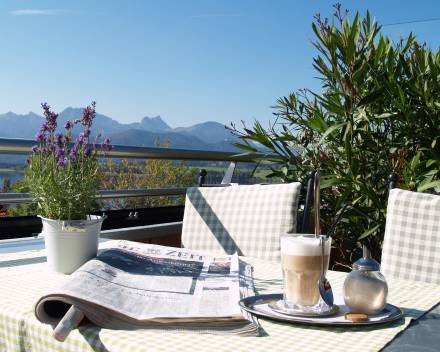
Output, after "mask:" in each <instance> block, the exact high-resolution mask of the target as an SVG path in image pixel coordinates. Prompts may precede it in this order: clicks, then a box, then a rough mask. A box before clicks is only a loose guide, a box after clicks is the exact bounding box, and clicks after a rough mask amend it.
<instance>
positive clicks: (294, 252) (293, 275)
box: [281, 234, 331, 314]
mask: <svg viewBox="0 0 440 352" xmlns="http://www.w3.org/2000/svg"><path fill="white" fill-rule="evenodd" d="M322 243H323V246H324V272H327V269H328V264H329V257H330V249H331V237H323V242H322ZM281 266H282V270H283V304H284V308H285V309H286V310H292V311H298V312H305V313H317V314H319V313H320V312H323V311H325V310H326V309H327V308H328V307H327V306H326V305H325V303H324V302H323V301H322V300H321V299H320V294H319V288H318V281H319V278H320V276H321V270H322V248H321V240H320V238H319V237H315V235H309V234H285V235H282V236H281Z"/></svg>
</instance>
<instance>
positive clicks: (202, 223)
mask: <svg viewBox="0 0 440 352" xmlns="http://www.w3.org/2000/svg"><path fill="white" fill-rule="evenodd" d="M300 193H301V184H300V183H299V182H295V183H290V184H276V185H250V186H244V185H242V186H238V185H230V186H228V187H193V188H189V189H188V191H187V194H186V201H185V211H184V216H183V226H182V244H183V246H184V247H187V248H191V249H195V250H200V251H203V252H209V253H215V254H225V253H227V254H233V253H234V252H238V254H239V255H245V256H250V257H257V258H261V259H265V260H271V261H279V260H280V251H279V249H280V244H279V236H280V234H282V233H286V232H295V231H296V225H297V210H298V202H299V195H300Z"/></svg>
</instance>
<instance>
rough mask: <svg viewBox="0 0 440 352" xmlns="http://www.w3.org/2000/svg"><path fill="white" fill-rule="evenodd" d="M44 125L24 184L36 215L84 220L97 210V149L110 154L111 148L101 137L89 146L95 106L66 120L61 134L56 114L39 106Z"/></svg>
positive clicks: (47, 108)
mask: <svg viewBox="0 0 440 352" xmlns="http://www.w3.org/2000/svg"><path fill="white" fill-rule="evenodd" d="M41 106H42V108H43V113H44V117H45V122H44V123H43V125H42V126H41V129H40V131H39V132H38V134H37V135H36V137H35V139H36V142H37V144H36V145H34V146H33V147H32V155H31V157H30V158H29V160H28V164H27V168H26V173H25V181H26V183H27V185H28V187H29V189H30V194H31V197H32V198H33V200H34V202H35V203H36V204H37V208H38V214H39V215H41V216H43V217H45V218H49V219H56V220H82V219H86V217H87V214H90V213H91V212H92V211H93V210H94V209H95V208H96V201H95V198H94V197H95V194H96V191H97V190H98V187H99V183H100V179H99V161H98V158H97V154H98V151H99V150H103V151H104V152H106V151H109V150H110V149H111V148H112V146H111V144H110V140H109V139H108V138H105V139H104V140H103V142H102V143H99V141H100V140H101V137H100V135H99V134H98V135H97V136H96V138H94V139H93V141H92V143H90V139H91V138H92V137H91V127H92V124H93V119H94V118H95V107H96V103H95V102H92V103H91V104H90V105H89V106H87V107H86V108H85V109H84V110H83V114H82V116H81V118H79V119H75V120H72V121H67V122H66V124H65V125H64V130H65V132H64V133H59V132H58V131H57V127H58V122H57V118H58V114H56V113H55V112H53V111H52V110H51V108H50V106H49V105H48V104H47V103H43V104H41ZM77 124H80V125H82V127H83V130H82V132H81V133H79V135H78V136H77V137H76V138H75V140H73V138H74V136H73V133H72V131H73V128H74V126H75V125H77Z"/></svg>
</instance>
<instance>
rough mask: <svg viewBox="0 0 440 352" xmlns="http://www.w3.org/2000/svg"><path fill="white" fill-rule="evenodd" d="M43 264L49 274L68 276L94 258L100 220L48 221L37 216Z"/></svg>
mask: <svg viewBox="0 0 440 352" xmlns="http://www.w3.org/2000/svg"><path fill="white" fill-rule="evenodd" d="M41 220H42V222H43V232H42V233H41V234H42V235H43V236H44V243H45V246H46V255H47V264H48V265H49V268H50V269H51V270H52V271H56V272H58V273H63V274H71V273H73V272H74V271H75V270H76V269H78V268H79V267H80V266H81V265H83V264H84V263H85V262H87V261H88V260H90V259H92V258H93V257H95V256H96V253H97V251H98V238H99V233H100V232H101V225H102V222H103V221H104V218H103V217H101V216H94V215H90V216H88V219H87V220H51V219H46V218H43V217H41Z"/></svg>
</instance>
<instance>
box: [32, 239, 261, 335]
mask: <svg viewBox="0 0 440 352" xmlns="http://www.w3.org/2000/svg"><path fill="white" fill-rule="evenodd" d="M253 294H255V291H254V287H253V281H252V267H251V266H250V265H248V264H246V263H244V262H243V261H241V260H240V259H239V258H238V256H237V254H235V255H230V256H212V255H206V254H201V253H198V252H195V251H191V250H188V249H184V248H173V247H164V246H158V245H151V244H141V243H136V242H129V241H119V242H117V244H116V246H114V247H112V248H109V249H105V250H102V251H100V253H99V254H98V256H97V257H96V258H94V259H92V260H90V261H88V262H87V263H85V264H84V265H83V266H81V267H80V268H79V269H78V270H76V271H75V272H74V273H73V274H72V275H70V277H69V278H68V280H66V281H65V282H64V283H63V284H62V285H60V286H59V287H57V288H55V289H53V290H52V291H51V292H49V293H48V294H47V295H44V296H43V297H41V298H40V299H39V300H38V302H37V303H36V305H35V315H36V317H37V319H38V320H40V321H41V322H43V323H49V324H57V323H58V322H59V321H60V319H61V318H62V317H63V316H64V314H65V313H66V312H67V311H68V310H69V308H70V307H71V306H72V305H74V306H75V307H76V308H79V309H80V310H81V311H82V312H83V313H84V315H85V316H86V318H87V319H88V320H89V321H91V322H92V323H94V324H96V325H98V326H100V327H103V328H108V329H138V328H145V327H148V328H151V329H155V328H156V329H166V330H179V331H181V330H191V331H197V332H208V333H220V334H237V335H253V336H255V335H258V334H259V328H258V323H257V321H256V320H255V318H254V317H252V316H251V315H249V314H247V313H245V312H242V311H241V310H240V308H239V305H238V301H239V300H240V299H241V298H244V297H247V296H250V295H253Z"/></svg>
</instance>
